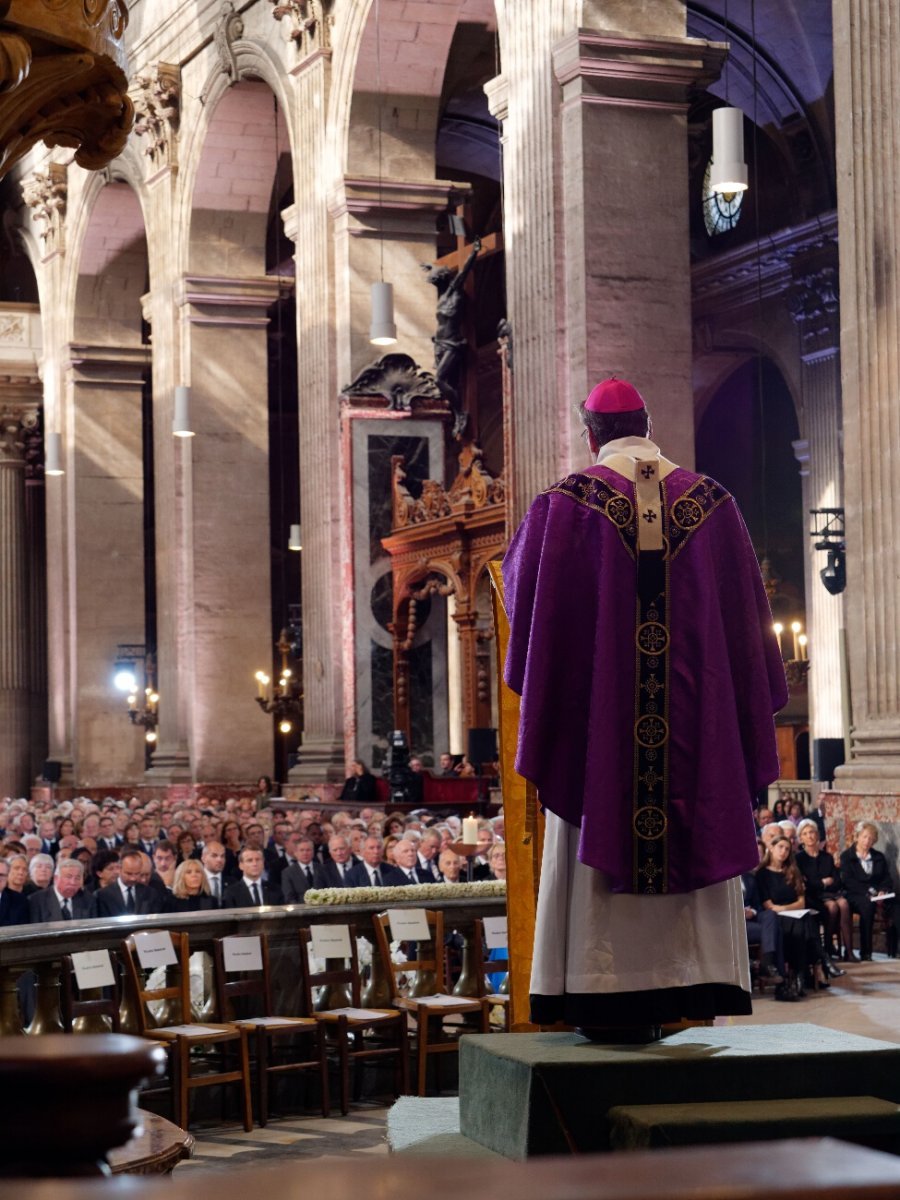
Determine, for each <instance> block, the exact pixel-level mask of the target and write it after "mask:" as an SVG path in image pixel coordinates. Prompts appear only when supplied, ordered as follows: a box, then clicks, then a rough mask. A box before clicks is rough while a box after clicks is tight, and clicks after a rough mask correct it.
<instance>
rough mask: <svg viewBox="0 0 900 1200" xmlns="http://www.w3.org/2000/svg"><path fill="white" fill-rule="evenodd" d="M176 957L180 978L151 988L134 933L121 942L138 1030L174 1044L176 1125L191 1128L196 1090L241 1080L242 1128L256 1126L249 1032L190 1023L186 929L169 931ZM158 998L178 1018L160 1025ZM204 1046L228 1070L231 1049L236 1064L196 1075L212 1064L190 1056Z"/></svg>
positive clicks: (237, 1027) (172, 1058)
mask: <svg viewBox="0 0 900 1200" xmlns="http://www.w3.org/2000/svg"><path fill="white" fill-rule="evenodd" d="M169 937H171V939H172V945H173V947H174V949H175V954H176V956H177V960H178V961H177V965H176V967H175V968H174V972H175V976H176V982H175V983H174V984H171V985H167V986H166V987H162V988H152V989H151V988H148V987H147V986H146V983H145V980H144V968H143V967H142V966H141V964H140V960H139V959H138V954H137V949H136V946H135V940H134V936H133V935H132V936H130V937H128V938H126V939H125V941H124V942H123V943H122V958H123V961H124V963H125V982H126V986H127V987H128V989H129V991H130V992H131V998H132V1003H133V1006H134V1011H135V1013H136V1014H137V1018H138V1026H139V1028H138V1032H139V1033H140V1035H141V1036H142V1037H145V1038H150V1039H151V1040H154V1041H161V1042H164V1043H171V1046H172V1053H171V1056H170V1058H171V1063H172V1070H171V1072H170V1079H171V1092H172V1104H173V1108H174V1110H175V1121H176V1124H178V1125H180V1126H181V1128H182V1129H187V1128H188V1124H189V1121H190V1095H191V1092H192V1091H194V1090H195V1089H196V1088H202V1087H211V1086H213V1085H216V1084H224V1083H237V1084H239V1085H240V1092H241V1109H242V1114H243V1120H244V1129H245V1130H247V1132H248V1133H249V1131H250V1130H251V1129H252V1128H253V1110H252V1105H251V1098H250V1056H249V1052H248V1047H247V1038H248V1030H247V1029H246V1027H244V1028H241V1027H239V1026H236V1025H229V1024H217V1025H211V1024H203V1025H197V1024H195V1023H193V1022H192V1021H191V983H190V970H189V966H188V961H189V958H190V943H189V940H188V935H187V934H186V933H174V932H172V931H169ZM155 1000H159V1001H165V1002H166V1005H167V1010H168V1012H171V1013H173V1015H174V1016H175V1018H176V1021H178V1023H177V1024H173V1025H164V1024H163V1025H157V1024H156V1021H155V1020H154V1018H153V1016H152V1014H151V1013H150V1010H149V1008H148V1004H150V1003H152V1002H153V1001H155ZM205 1046H214V1047H216V1052H218V1051H221V1053H222V1056H223V1062H222V1067H223V1068H227V1064H226V1062H225V1061H224V1059H225V1056H226V1055H227V1054H228V1053H230V1051H231V1050H232V1049H233V1050H234V1051H235V1052H236V1056H237V1062H236V1064H235V1066H234V1067H233V1068H231V1069H222V1070H219V1071H206V1072H203V1073H199V1074H197V1073H194V1068H195V1067H198V1066H204V1065H208V1060H206V1059H203V1060H201V1058H200V1057H199V1056H198V1055H196V1054H192V1053H191V1052H192V1051H196V1050H198V1049H202V1048H203V1047H205Z"/></svg>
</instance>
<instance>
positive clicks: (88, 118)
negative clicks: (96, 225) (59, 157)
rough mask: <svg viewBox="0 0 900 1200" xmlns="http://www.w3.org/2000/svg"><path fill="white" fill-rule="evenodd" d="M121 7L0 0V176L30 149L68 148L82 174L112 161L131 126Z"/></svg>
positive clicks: (105, 1) (97, 0)
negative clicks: (41, 144) (41, 146)
mask: <svg viewBox="0 0 900 1200" xmlns="http://www.w3.org/2000/svg"><path fill="white" fill-rule="evenodd" d="M127 21H128V9H127V8H126V5H125V0H7V3H5V4H4V5H3V6H2V17H0V173H2V172H5V171H7V170H9V168H10V166H11V165H12V164H13V163H14V162H16V161H17V160H18V159H20V158H21V157H22V156H23V155H24V154H25V153H26V152H27V151H28V150H30V149H31V147H32V146H34V145H36V144H37V143H38V142H40V141H43V142H45V143H46V145H48V146H50V147H53V146H69V147H71V148H72V149H74V150H75V152H76V153H75V161H76V162H77V163H78V165H79V166H81V167H84V168H85V169H86V170H98V169H99V168H101V167H104V166H106V164H107V163H109V162H111V161H112V159H113V158H115V157H116V155H117V154H119V153H120V152H121V151H122V149H123V148H124V146H125V142H126V140H127V138H128V134H129V132H130V130H131V126H132V123H133V121H134V109H133V107H132V103H131V100H130V99H129V97H128V95H127V90H126V89H127V86H128V81H127V78H126V74H125V68H126V58H125V49H124V33H125V26H126V24H127Z"/></svg>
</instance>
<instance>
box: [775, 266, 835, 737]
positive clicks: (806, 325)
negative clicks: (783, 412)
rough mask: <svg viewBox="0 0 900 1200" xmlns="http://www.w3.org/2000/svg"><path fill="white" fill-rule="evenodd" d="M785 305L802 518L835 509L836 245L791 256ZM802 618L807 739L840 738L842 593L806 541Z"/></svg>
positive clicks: (823, 560) (818, 552)
mask: <svg viewBox="0 0 900 1200" xmlns="http://www.w3.org/2000/svg"><path fill="white" fill-rule="evenodd" d="M792 269H793V280H794V282H793V286H792V288H791V290H790V292H789V294H788V307H789V309H790V311H791V315H792V316H793V318H794V320H795V321H796V323H797V325H798V327H799V333H800V360H801V362H802V364H803V368H802V377H801V386H802V395H801V410H800V430H801V434H802V440H801V441H800V442H798V443H796V444H795V450H796V452H797V458H798V460H799V461H800V463H801V471H800V474H801V477H802V481H803V513H804V519H806V520H808V521H809V522H810V525H809V528H812V525H811V521H812V518H811V517H809V516H808V514H809V512H810V510H811V509H821V508H840V507H841V506H842V503H843V500H842V497H843V488H842V486H841V446H840V438H841V378H840V348H839V344H838V342H839V316H838V299H837V282H838V280H837V272H838V268H837V247H836V246H835V245H834V244H833V243H832V244H830V245H829V246H828V247H826V248H825V249H824V250H823V251H818V252H816V253H815V254H814V255H813V256H812V258H810V257H809V256H803V257H802V258H801V257H798V258H795V259H794V260H793V262H792ZM806 541H807V545H806V571H805V577H806V622H807V631H808V634H809V658H810V666H809V676H808V679H809V689H808V691H809V725H810V739H811V745H810V752H811V753H812V749H813V746H812V743H813V742H815V741H817V740H819V739H821V738H843V737H844V733H845V731H844V697H843V689H842V676H843V667H842V662H841V642H842V639H843V632H842V629H843V625H844V604H843V597H842V596H832V595H831V594H830V593H829V592H827V591H826V590H825V587H824V586H823V584H822V581H821V579H820V578H819V571H820V570H821V569H822V567H824V566H825V563H826V556H825V554H824V553H823V552H822V551H821V550H816V549H815V547H814V542H813V539H812V538H810V537H808V538H807V539H806Z"/></svg>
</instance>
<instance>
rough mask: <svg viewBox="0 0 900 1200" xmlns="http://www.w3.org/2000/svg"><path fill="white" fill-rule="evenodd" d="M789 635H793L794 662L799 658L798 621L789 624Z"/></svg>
mask: <svg viewBox="0 0 900 1200" xmlns="http://www.w3.org/2000/svg"><path fill="white" fill-rule="evenodd" d="M791 633H792V634H793V635H794V660H795V661H796V660H797V659H799V657H800V643H799V642H798V641H797V638H798V636H799V634H800V622H799V621H792V622H791Z"/></svg>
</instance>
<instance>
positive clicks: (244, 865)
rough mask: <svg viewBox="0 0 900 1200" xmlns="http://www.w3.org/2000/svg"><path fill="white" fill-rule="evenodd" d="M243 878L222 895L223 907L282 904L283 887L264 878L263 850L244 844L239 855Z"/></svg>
mask: <svg viewBox="0 0 900 1200" xmlns="http://www.w3.org/2000/svg"><path fill="white" fill-rule="evenodd" d="M238 865H239V866H240V868H241V878H240V879H239V880H238V881H237V883H233V884H232V885H231V886H230V887H229V888H228V889H227V890H226V892H225V895H224V896H223V897H222V907H223V908H259V907H260V905H263V904H280V903H281V889H280V888H276V887H274V886H273V885H272V884H271V883H265V882H264V880H263V870H264V869H265V860H264V858H263V852H262V850H258V849H256V847H254V846H244V848H243V849H242V850H241V852H240V854H239V855H238Z"/></svg>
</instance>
